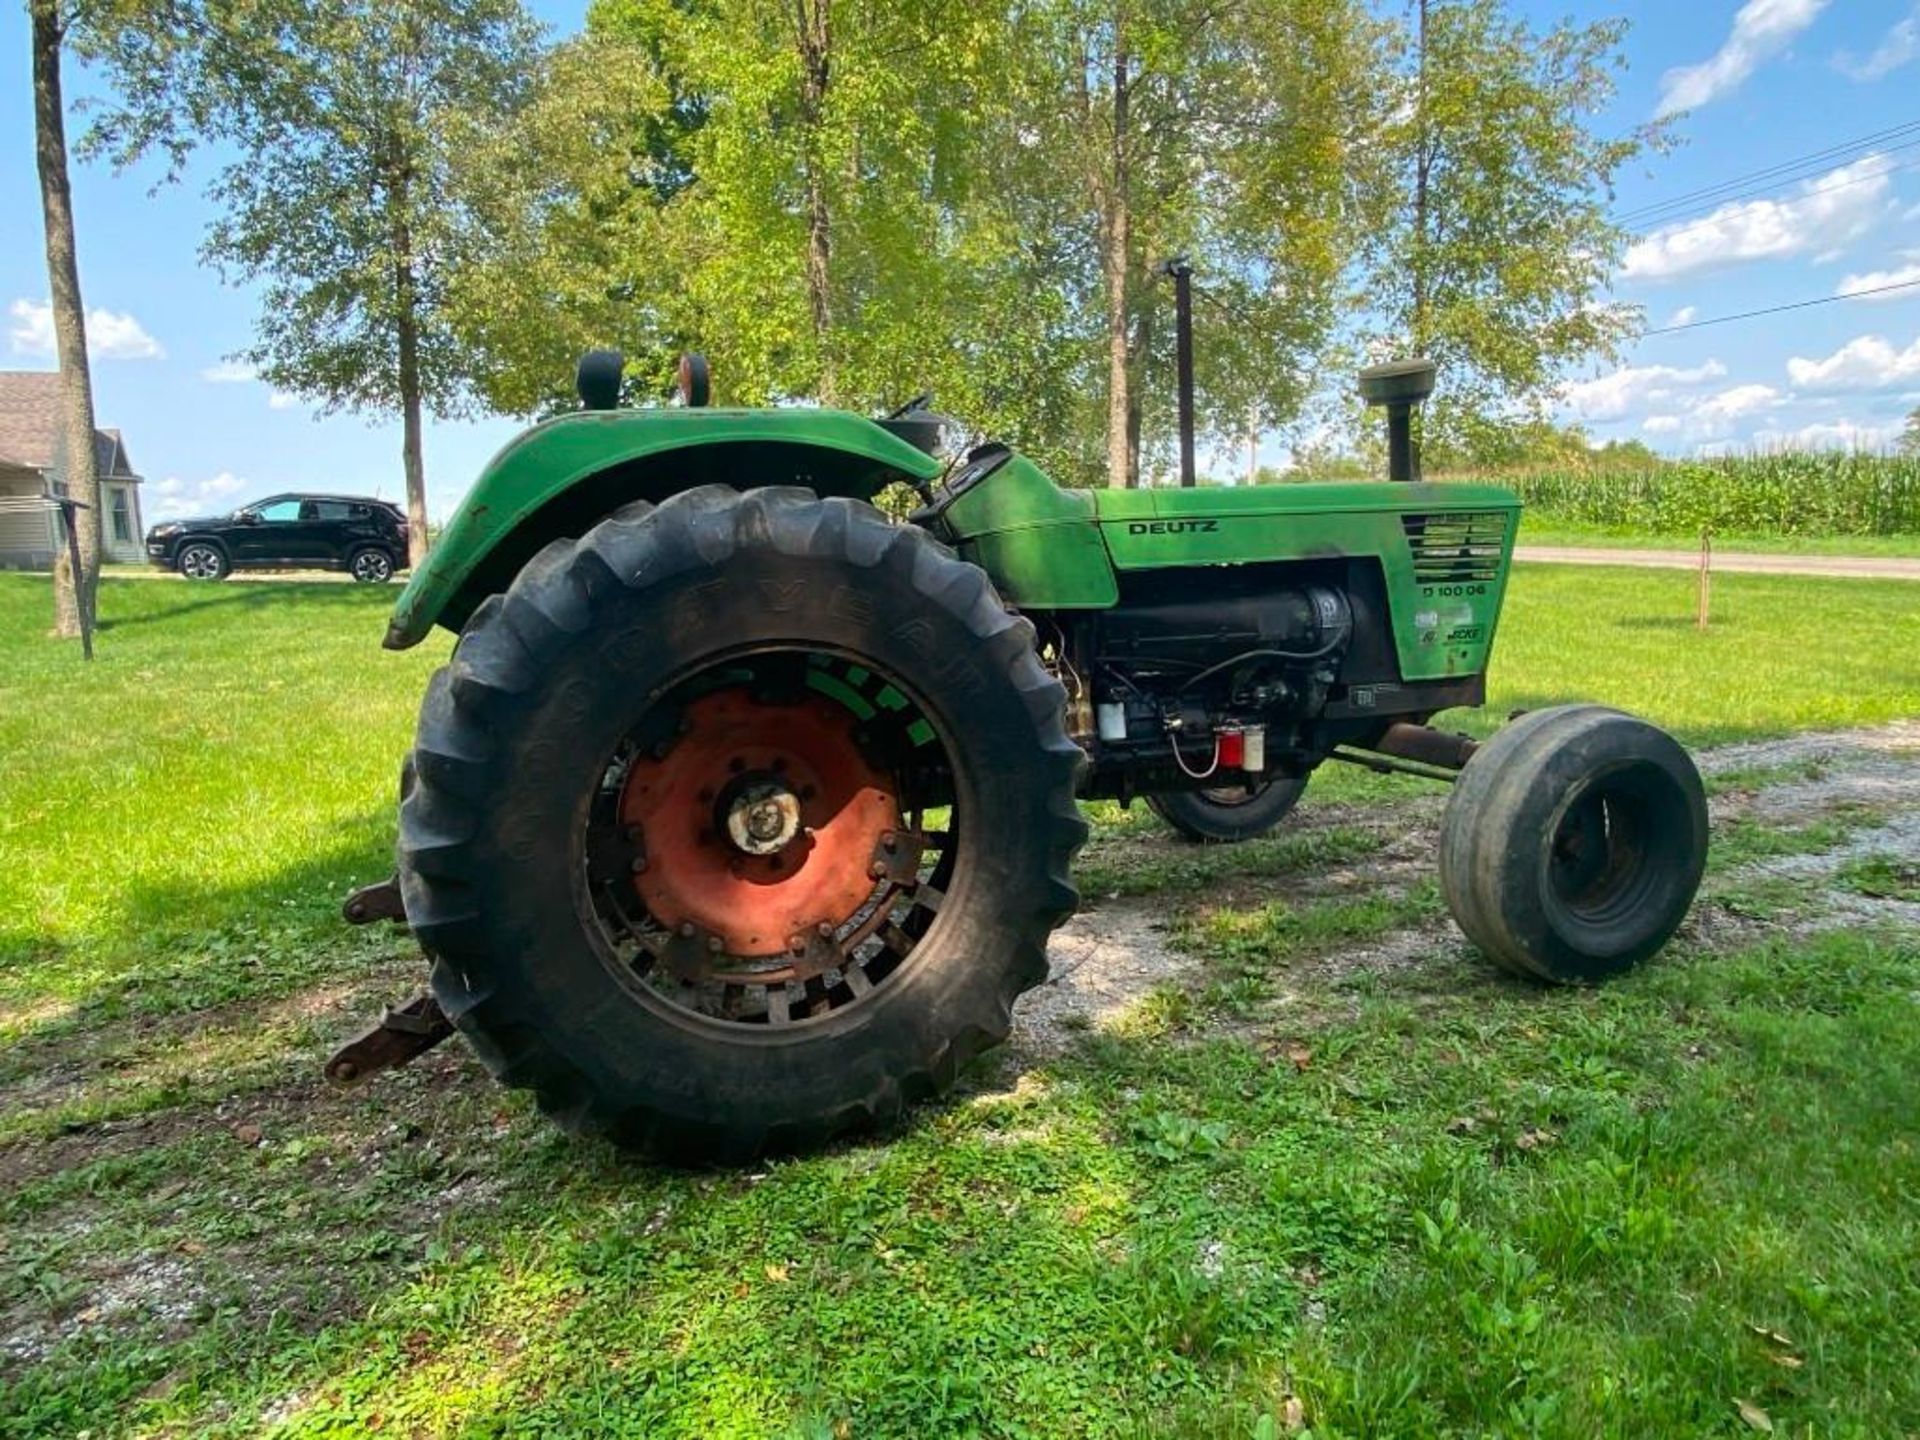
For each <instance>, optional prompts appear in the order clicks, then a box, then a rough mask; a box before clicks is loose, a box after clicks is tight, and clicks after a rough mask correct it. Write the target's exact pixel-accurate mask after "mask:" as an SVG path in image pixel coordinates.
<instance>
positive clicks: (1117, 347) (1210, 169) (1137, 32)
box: [992, 0, 1378, 485]
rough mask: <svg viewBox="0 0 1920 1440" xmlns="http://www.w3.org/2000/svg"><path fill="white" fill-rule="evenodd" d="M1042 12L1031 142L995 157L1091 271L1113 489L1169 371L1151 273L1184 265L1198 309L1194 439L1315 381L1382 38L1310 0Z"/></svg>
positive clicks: (1363, 158)
mask: <svg viewBox="0 0 1920 1440" xmlns="http://www.w3.org/2000/svg"><path fill="white" fill-rule="evenodd" d="M1036 14H1037V15H1041V16H1043V17H1044V18H1043V19H1041V20H1039V21H1036V22H1032V23H1033V29H1034V32H1035V33H1034V35H1033V38H1032V40H1031V41H1030V42H1029V43H1028V44H1027V45H1026V46H1025V47H1023V48H1024V52H1025V54H1026V56H1027V57H1028V59H1027V62H1026V65H1025V68H1024V71H1023V72H1022V73H1021V74H1020V76H1019V79H1018V82H1017V83H1018V90H1017V104H1016V107H1015V109H1014V113H1013V116H1012V121H1013V125H1014V127H1015V134H1016V136H1018V137H1031V140H1030V143H1027V144H1021V143H1018V142H1017V141H1016V143H1013V144H1003V145H1000V146H997V147H992V150H993V153H995V154H999V155H1011V156H1014V157H1016V159H1017V160H1018V161H1020V162H1024V165H1025V170H1024V176H1025V179H1026V180H1027V182H1028V183H1029V184H1030V185H1031V186H1032V187H1033V188H1032V189H1030V190H1027V191H1026V192H1025V193H1028V194H1030V195H1031V196H1033V197H1034V198H1035V199H1036V200H1037V201H1038V203H1037V204H1034V205H1032V206H1031V207H1030V208H1029V211H1028V214H1029V217H1030V218H1031V219H1032V220H1033V221H1035V222H1038V221H1039V220H1040V214H1041V212H1042V211H1045V212H1047V213H1049V214H1050V216H1051V223H1052V224H1054V225H1057V226H1062V227H1065V229H1066V232H1067V234H1068V235H1069V236H1070V237H1071V238H1072V241H1073V243H1074V244H1075V245H1076V246H1077V247H1078V248H1079V250H1080V253H1081V254H1082V255H1083V256H1084V259H1085V263H1086V264H1087V265H1088V266H1089V267H1090V268H1091V270H1092V272H1093V274H1094V276H1095V277H1096V289H1095V291H1094V293H1092V294H1090V295H1083V296H1078V297H1076V300H1077V302H1078V305H1079V307H1080V309H1081V312H1082V315H1081V318H1082V322H1083V324H1084V326H1085V328H1086V329H1087V330H1088V331H1089V332H1090V333H1091V335H1093V336H1097V345H1098V350H1099V360H1098V365H1099V370H1098V383H1099V386H1100V389H1101V390H1102V391H1103V392H1104V399H1105V409H1106V425H1105V430H1106V464H1105V471H1106V479H1107V483H1108V484H1111V485H1133V484H1138V483H1139V481H1140V478H1141V454H1142V436H1143V433H1144V431H1145V428H1146V424H1145V422H1146V419H1147V417H1148V415H1149V413H1150V405H1149V397H1148V385H1147V377H1148V373H1149V371H1152V372H1153V373H1156V374H1160V373H1167V371H1168V370H1169V368H1170V366H1169V362H1168V357H1169V353H1170V346H1171V343H1172V339H1173V336H1172V333H1171V332H1172V326H1171V324H1170V321H1169V315H1170V300H1169V296H1168V293H1167V286H1166V285H1165V284H1164V283H1163V282H1161V281H1160V280H1158V279H1157V278H1156V274H1155V271H1156V266H1157V265H1158V263H1159V262H1163V261H1165V260H1167V259H1168V258H1170V257H1172V256H1174V255H1176V254H1185V255H1188V256H1189V257H1190V259H1191V262H1192V264H1193V266H1194V270H1195V274H1196V276H1197V277H1198V283H1199V285H1200V287H1201V293H1202V295H1203V299H1204V300H1205V301H1206V302H1208V303H1207V304H1206V305H1204V306H1203V310H1202V315H1201V318H1200V320H1199V322H1197V324H1196V331H1197V347H1196V351H1197V353H1196V372H1197V373H1196V379H1197V388H1198V391H1199V393H1200V397H1201V403H1200V405H1199V407H1198V408H1199V411H1200V414H1201V416H1202V417H1203V418H1202V425H1203V428H1205V429H1208V430H1210V431H1212V432H1213V433H1214V434H1215V435H1216V437H1218V438H1229V439H1241V438H1244V437H1245V435H1246V434H1247V433H1248V431H1249V429H1252V430H1254V431H1258V430H1260V429H1263V428H1268V427H1271V426H1274V425H1277V424H1280V423H1283V422H1284V421H1286V420H1288V419H1290V418H1291V417H1292V416H1293V415H1294V414H1295V413H1296V412H1297V411H1298V409H1299V407H1300V405H1301V403H1302V401H1303V399H1304V397H1305V394H1306V392H1307V390H1308V389H1309V388H1310V387H1311V384H1312V378H1311V377H1312V374H1313V370H1314V366H1313V363H1312V362H1313V360H1314V358H1315V356H1316V354H1317V352H1318V350H1319V348H1320V346H1321V343H1322V341H1323V340H1324V338H1325V336H1326V333H1327V331H1328V329H1329V328H1330V326H1331V324H1332V320H1333V306H1334V302H1335V299H1336V295H1337V291H1336V280H1337V277H1338V275H1339V271H1340V267H1341V262H1342V257H1343V255H1344V254H1345V252H1346V250H1347V248H1348V246H1349V244H1350V243H1351V241H1352V224H1353V219H1354V216H1355V206H1354V203H1353V201H1354V198H1355V196H1356V194H1357V193H1358V189H1359V187H1361V186H1362V185H1363V184H1364V178H1365V175H1366V173H1367V170H1368V161H1367V154H1366V148H1367V137H1368V135H1369V134H1370V132H1371V131H1372V130H1373V129H1374V127H1375V125H1376V123H1377V117H1376V116H1375V115H1374V113H1373V112H1372V111H1371V110H1370V108H1369V105H1370V101H1369V99H1368V97H1369V95H1370V94H1371V90H1370V87H1369V85H1368V84H1367V79H1368V73H1369V70H1370V68H1371V63H1372V61H1373V59H1374V57H1375V55H1376V53H1377V40H1378V31H1377V29H1376V27H1374V26H1373V24H1372V22H1371V21H1369V20H1368V18H1367V16H1366V14H1365V13H1364V11H1363V9H1362V8H1361V7H1360V6H1358V5H1353V4H1346V3H1331V4H1320V3H1308V0H1249V3H1246V4H1242V5H1236V6H1220V5H1217V4H1212V3H1207V0H1145V3H1133V0H1129V3H1111V0H1107V3H1099V0H1060V3H1056V4H1054V5H1052V6H1050V7H1036ZM1002 188H1003V189H1006V190H1008V191H1009V192H1012V193H1019V192H1021V190H1022V187H1021V186H1020V185H1018V184H1014V185H1009V186H1004V187H1002ZM1169 392H1170V387H1168V386H1161V387H1158V388H1157V391H1156V392H1155V393H1157V394H1159V395H1166V394H1168V393H1169ZM1159 413H1160V415H1161V417H1162V418H1163V419H1164V417H1165V416H1166V414H1167V410H1166V407H1165V406H1161V407H1160V411H1159ZM1160 428H1161V429H1163V430H1164V428H1165V426H1164V425H1162V426H1161V427H1160Z"/></svg>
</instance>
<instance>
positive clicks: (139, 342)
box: [7, 300, 167, 360]
mask: <svg viewBox="0 0 1920 1440" xmlns="http://www.w3.org/2000/svg"><path fill="white" fill-rule="evenodd" d="M7 313H8V314H9V315H11V316H12V317H13V325H12V327H11V328H10V329H9V330H8V331H7V344H8V348H10V349H11V350H12V351H13V353H14V354H15V355H32V356H36V357H45V358H49V359H50V358H52V356H53V354H54V349H55V346H54V337H53V306H52V304H50V303H49V302H47V301H35V300H16V301H14V302H13V304H12V305H10V306H9V307H7ZM166 353H167V352H166V351H165V350H163V349H161V348H160V342H159V341H158V340H156V339H154V338H153V336H151V335H149V334H148V333H147V331H146V327H144V326H143V325H141V323H140V322H139V321H138V320H136V319H134V318H133V316H132V315H130V314H128V313H126V312H125V311H115V310H89V311H88V312H87V354H88V355H90V356H92V357H93V358H94V359H95V360H159V359H162V358H164V357H165V355H166Z"/></svg>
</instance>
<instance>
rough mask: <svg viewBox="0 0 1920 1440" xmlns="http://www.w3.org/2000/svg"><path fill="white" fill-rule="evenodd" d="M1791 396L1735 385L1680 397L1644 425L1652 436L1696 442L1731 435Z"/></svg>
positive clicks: (1766, 388)
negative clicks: (1715, 390)
mask: <svg viewBox="0 0 1920 1440" xmlns="http://www.w3.org/2000/svg"><path fill="white" fill-rule="evenodd" d="M1790 398H1791V397H1790V396H1787V395H1783V394H1781V393H1780V392H1779V391H1778V390H1776V389H1775V388H1774V387H1773V386H1771V385H1758V384H1748V385H1734V386H1730V387H1729V388H1727V389H1725V390H1721V391H1717V392H1716V393H1714V394H1712V395H1708V396H1706V397H1704V398H1702V399H1697V400H1696V399H1690V398H1688V397H1684V396H1682V397H1678V403H1677V404H1676V405H1675V406H1674V408H1673V409H1672V410H1670V411H1667V412H1663V413H1661V414H1658V415H1649V416H1647V418H1646V419H1644V420H1642V421H1641V422H1640V428H1641V430H1643V431H1644V432H1645V433H1647V434H1649V435H1670V436H1676V437H1679V438H1681V439H1685V440H1691V441H1694V442H1696V443H1698V442H1703V441H1710V440H1724V439H1728V438H1730V437H1731V436H1732V435H1733V434H1734V432H1735V431H1737V430H1738V429H1739V428H1740V425H1741V422H1742V421H1745V420H1749V419H1751V418H1752V417H1754V416H1755V415H1764V414H1766V413H1767V412H1768V411H1770V410H1777V409H1779V408H1780V407H1781V406H1782V405H1784V404H1786V403H1787V402H1788V400H1789V399H1790Z"/></svg>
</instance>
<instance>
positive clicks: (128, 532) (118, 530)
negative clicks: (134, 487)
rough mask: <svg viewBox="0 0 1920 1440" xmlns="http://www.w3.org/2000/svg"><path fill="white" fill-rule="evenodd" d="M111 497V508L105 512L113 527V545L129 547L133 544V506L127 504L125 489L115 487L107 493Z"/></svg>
mask: <svg viewBox="0 0 1920 1440" xmlns="http://www.w3.org/2000/svg"><path fill="white" fill-rule="evenodd" d="M107 493H108V494H109V495H110V496H111V497H112V499H111V502H110V503H111V506H112V508H111V509H110V510H109V511H108V512H107V513H108V515H109V516H110V517H111V522H110V523H111V524H112V526H113V543H114V544H116V545H131V544H132V543H133V506H132V505H131V504H129V503H128V497H127V487H126V486H124V485H116V486H114V487H113V489H112V490H110V491H108V492H107Z"/></svg>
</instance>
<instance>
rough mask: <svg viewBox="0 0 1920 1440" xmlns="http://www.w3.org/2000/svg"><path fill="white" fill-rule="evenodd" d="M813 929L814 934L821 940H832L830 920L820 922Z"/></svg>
mask: <svg viewBox="0 0 1920 1440" xmlns="http://www.w3.org/2000/svg"><path fill="white" fill-rule="evenodd" d="M813 928H814V932H815V933H816V934H817V935H819V937H820V938H821V939H822V940H830V939H832V938H833V922H832V921H831V920H822V921H821V922H820V923H819V924H818V925H816V926H814V927H813Z"/></svg>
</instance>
